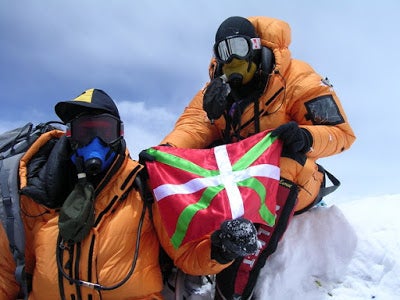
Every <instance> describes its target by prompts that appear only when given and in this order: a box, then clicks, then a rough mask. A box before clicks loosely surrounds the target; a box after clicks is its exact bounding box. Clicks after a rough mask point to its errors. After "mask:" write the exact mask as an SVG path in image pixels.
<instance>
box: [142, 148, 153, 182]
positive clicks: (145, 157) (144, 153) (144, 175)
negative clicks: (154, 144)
mask: <svg viewBox="0 0 400 300" xmlns="http://www.w3.org/2000/svg"><path fill="white" fill-rule="evenodd" d="M154 160H155V158H154V156H153V155H150V154H149V153H147V150H146V149H145V150H142V151H140V153H139V164H141V165H142V166H143V169H142V170H141V171H140V175H141V177H142V179H143V180H145V181H146V180H147V179H149V173H148V172H147V168H146V161H149V162H152V161H154Z"/></svg>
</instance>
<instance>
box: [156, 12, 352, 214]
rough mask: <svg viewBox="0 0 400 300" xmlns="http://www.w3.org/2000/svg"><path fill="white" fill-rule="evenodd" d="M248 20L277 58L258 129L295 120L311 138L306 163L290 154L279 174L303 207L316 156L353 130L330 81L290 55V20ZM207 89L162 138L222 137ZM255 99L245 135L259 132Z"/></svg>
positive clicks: (197, 142) (201, 143)
mask: <svg viewBox="0 0 400 300" xmlns="http://www.w3.org/2000/svg"><path fill="white" fill-rule="evenodd" d="M249 20H250V21H251V22H252V24H253V25H254V27H255V29H256V31H257V33H258V35H259V37H260V38H261V44H262V45H263V46H266V47H268V48H269V49H271V50H272V51H273V54H274V58H275V66H274V68H273V71H272V72H271V74H270V76H269V80H268V84H267V86H266V88H265V90H264V92H263V94H262V95H261V97H260V98H259V101H258V102H256V105H258V111H259V112H260V114H259V122H260V131H263V130H267V129H273V128H276V127H278V126H279V125H282V124H285V123H287V122H289V121H296V122H297V123H298V124H299V126H300V127H303V128H305V129H307V130H308V131H309V132H310V133H311V135H312V138H313V144H312V147H311V150H310V151H309V152H308V153H307V161H306V162H305V163H304V164H299V163H297V162H295V161H294V160H291V159H287V158H282V159H281V163H280V166H281V176H282V177H285V178H286V179H289V180H292V181H294V182H296V183H297V185H298V187H299V196H298V203H297V206H296V210H300V209H302V208H304V207H306V206H308V205H309V204H310V203H311V202H312V201H314V199H315V197H316V196H317V194H318V191H319V188H320V185H321V182H322V179H323V178H322V174H321V173H320V172H318V168H317V165H316V163H315V161H316V160H317V159H318V158H321V157H327V156H331V155H334V154H337V153H340V152H342V151H344V150H346V149H348V148H349V147H350V146H351V145H352V143H353V142H354V140H355V135H354V133H353V130H352V128H351V127H350V125H349V123H348V121H347V117H346V114H345V112H344V110H343V108H342V105H341V103H340V101H339V99H338V97H337V95H336V93H335V92H334V90H333V88H332V85H331V84H329V82H328V81H327V80H326V79H324V78H322V77H321V76H320V75H318V74H317V73H316V72H315V71H314V70H313V68H312V67H311V66H310V65H308V64H307V63H305V62H303V61H300V60H296V59H292V58H291V54H290V50H289V49H288V46H289V44H290V39H291V33H290V28H289V25H288V24H287V23H285V22H283V21H280V20H277V19H274V18H268V17H250V18H249ZM216 65H217V62H216V60H215V59H214V58H212V60H211V63H210V66H209V72H210V77H211V78H212V76H213V73H214V72H215V70H216ZM204 91H205V88H204V89H202V90H200V91H199V92H198V93H197V94H196V95H195V96H194V98H193V99H192V101H191V102H190V103H189V104H188V106H187V107H186V108H185V110H184V112H183V113H182V115H181V116H180V117H179V119H178V120H177V122H176V124H175V127H174V129H173V130H172V132H170V133H169V134H168V135H167V136H166V137H165V138H164V139H163V140H162V142H161V143H162V144H165V143H168V144H171V145H173V146H176V147H182V148H205V147H207V146H209V145H211V144H212V143H213V142H215V141H218V140H220V139H221V138H222V134H223V130H224V129H225V118H224V116H221V117H220V118H219V119H218V120H215V122H214V124H211V122H210V121H209V120H208V118H207V115H206V113H205V111H204V110H203V94H204ZM254 105H255V104H254V103H250V104H249V105H248V106H247V107H246V108H245V109H244V111H243V112H242V115H241V120H240V124H242V126H241V127H240V135H241V136H242V137H248V136H250V135H252V134H254V133H255V125H254V111H255V109H254Z"/></svg>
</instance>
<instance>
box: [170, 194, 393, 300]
mask: <svg viewBox="0 0 400 300" xmlns="http://www.w3.org/2000/svg"><path fill="white" fill-rule="evenodd" d="M399 201H400V195H385V196H379V197H378V196H377V197H371V198H364V199H358V200H353V201H351V202H342V203H340V204H329V203H328V205H327V206H323V207H316V208H313V209H312V210H310V211H308V212H306V213H304V214H301V215H299V216H295V217H294V218H293V219H292V222H291V223H290V225H289V227H288V229H287V231H286V233H285V236H284V238H283V239H282V240H281V242H280V244H279V246H278V248H277V250H276V252H275V253H274V254H273V255H271V256H270V258H269V259H268V260H267V263H266V265H265V266H264V268H262V270H261V272H260V275H259V279H258V282H257V285H256V288H255V292H254V296H255V297H256V299H268V300H275V299H276V300H278V299H279V300H285V299H288V300H296V299H299V300H300V299H301V300H303V299H307V300H314V299H315V300H317V299H318V300H323V299H335V300H339V299H340V300H348V299H351V300H358V299H360V300H361V299H362V300H365V299H378V300H392V299H393V300H395V299H400V216H399V211H398V207H399ZM211 294H212V291H211V286H210V285H209V284H208V285H207V284H205V285H204V286H203V287H202V288H200V289H198V291H197V293H196V295H193V296H191V297H188V298H187V299H192V300H194V299H196V300H197V299H212V296H211ZM166 298H167V299H168V297H166ZM171 299H172V298H171Z"/></svg>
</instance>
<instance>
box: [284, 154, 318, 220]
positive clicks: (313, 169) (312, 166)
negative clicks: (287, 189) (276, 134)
mask: <svg viewBox="0 0 400 300" xmlns="http://www.w3.org/2000/svg"><path fill="white" fill-rule="evenodd" d="M280 168H281V177H283V178H286V179H288V180H290V181H293V182H294V183H296V185H297V187H298V189H299V194H298V199H297V204H296V207H295V212H296V211H299V210H302V209H303V208H305V207H307V206H308V205H310V204H311V203H312V202H313V201H314V200H315V199H316V197H317V196H318V193H319V190H320V188H321V183H322V181H323V174H322V173H321V172H319V171H318V165H317V164H316V163H315V162H314V161H313V160H311V159H309V158H307V159H306V160H305V163H304V165H303V164H302V163H301V162H298V161H297V160H295V159H292V158H289V157H281V159H280Z"/></svg>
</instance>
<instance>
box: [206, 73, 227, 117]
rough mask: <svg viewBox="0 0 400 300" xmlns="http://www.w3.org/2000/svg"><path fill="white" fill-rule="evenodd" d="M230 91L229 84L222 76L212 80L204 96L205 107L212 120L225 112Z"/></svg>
mask: <svg viewBox="0 0 400 300" xmlns="http://www.w3.org/2000/svg"><path fill="white" fill-rule="evenodd" d="M229 93H230V87H229V84H227V83H226V82H224V81H223V80H222V78H220V77H217V78H214V79H213V80H211V82H210V84H209V85H208V87H207V89H206V91H205V93H204V96H203V109H204V111H205V112H206V113H207V117H208V118H209V119H210V120H211V121H213V120H216V119H218V118H219V117H221V116H222V114H223V113H224V111H225V109H226V102H227V101H226V97H227V96H228V94H229Z"/></svg>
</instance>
